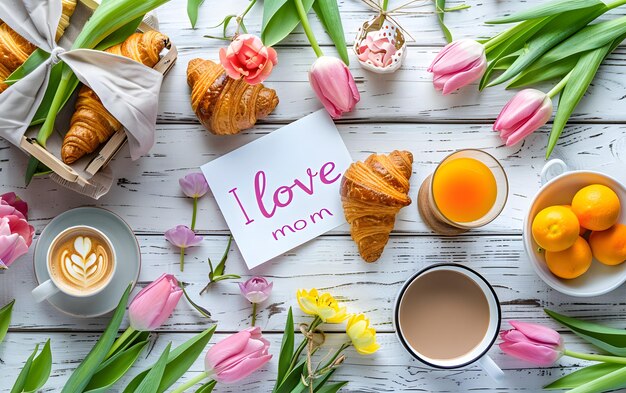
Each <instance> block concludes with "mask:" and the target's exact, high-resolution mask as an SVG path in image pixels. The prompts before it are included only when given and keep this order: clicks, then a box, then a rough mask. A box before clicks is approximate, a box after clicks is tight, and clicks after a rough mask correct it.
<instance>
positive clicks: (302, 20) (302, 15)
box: [294, 0, 324, 57]
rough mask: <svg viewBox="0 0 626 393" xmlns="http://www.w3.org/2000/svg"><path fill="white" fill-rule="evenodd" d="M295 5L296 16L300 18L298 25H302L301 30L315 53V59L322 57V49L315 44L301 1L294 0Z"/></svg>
mask: <svg viewBox="0 0 626 393" xmlns="http://www.w3.org/2000/svg"><path fill="white" fill-rule="evenodd" d="M294 3H295V4H296V10H297V11H298V16H299V17H300V23H302V28H303V29H304V34H306V38H307V39H308V40H309V42H310V43H311V47H312V48H313V51H314V52H315V55H316V56H317V57H321V56H324V53H323V52H322V49H321V48H320V46H319V45H318V43H317V40H316V39H315V35H313V30H312V29H311V25H310V24H309V19H308V18H307V16H306V11H305V10H304V5H302V0H294Z"/></svg>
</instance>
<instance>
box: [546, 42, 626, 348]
mask: <svg viewBox="0 0 626 393" xmlns="http://www.w3.org/2000/svg"><path fill="white" fill-rule="evenodd" d="M609 49H610V45H606V46H603V47H601V48H598V49H595V50H592V51H589V52H586V53H584V54H582V55H581V56H580V59H578V62H577V63H576V66H575V67H574V69H572V73H571V74H570V77H569V80H568V82H567V84H566V85H565V88H564V89H563V92H562V93H561V96H560V98H559V107H558V108H557V110H556V115H555V116H554V122H553V124H552V130H551V131H550V137H549V139H548V148H547V149H546V159H547V158H548V157H550V154H552V150H554V147H555V146H556V143H557V141H558V139H559V137H560V136H561V133H562V132H563V129H564V128H565V124H567V121H568V120H569V117H570V116H571V115H572V112H574V109H575V108H576V106H577V105H578V103H579V102H580V100H581V99H582V98H583V96H584V95H585V93H586V92H587V89H588V88H589V85H590V84H591V81H592V80H593V78H594V77H595V76H596V72H597V71H598V68H599V67H600V64H602V60H604V58H605V57H606V55H607V54H608V53H609ZM624 338H625V339H626V336H624Z"/></svg>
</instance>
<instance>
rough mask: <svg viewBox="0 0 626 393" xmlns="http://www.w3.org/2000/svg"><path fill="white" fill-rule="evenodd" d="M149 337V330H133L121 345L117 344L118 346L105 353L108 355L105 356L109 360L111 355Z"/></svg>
mask: <svg viewBox="0 0 626 393" xmlns="http://www.w3.org/2000/svg"><path fill="white" fill-rule="evenodd" d="M149 337H150V332H138V331H137V332H133V334H131V335H130V337H129V338H127V339H126V340H125V341H124V343H123V344H122V345H120V346H119V348H117V349H116V350H115V351H113V353H112V354H110V355H109V354H107V355H109V356H108V357H107V360H109V359H110V358H111V357H113V356H114V355H115V354H117V353H120V352H124V351H125V350H127V349H128V348H130V347H132V346H134V345H135V344H139V343H142V342H144V341H148V338H149Z"/></svg>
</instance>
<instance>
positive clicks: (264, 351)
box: [204, 327, 272, 383]
mask: <svg viewBox="0 0 626 393" xmlns="http://www.w3.org/2000/svg"><path fill="white" fill-rule="evenodd" d="M269 347H270V343H269V341H267V340H266V339H264V338H263V336H262V334H261V328H259V327H252V328H249V329H246V330H242V331H241V332H239V333H235V334H233V335H230V336H228V337H226V338H225V339H223V340H222V341H220V342H218V343H217V344H215V345H213V346H212V347H211V348H210V349H209V350H208V351H207V353H206V357H205V359H204V366H205V370H206V373H207V374H208V375H209V376H210V377H211V378H213V379H215V380H216V381H218V382H221V383H232V382H237V381H239V380H241V379H243V378H245V377H247V376H248V375H250V374H252V373H253V372H255V371H256V370H258V369H259V368H261V367H262V366H263V365H264V364H265V363H267V362H269V361H270V359H271V358H272V355H270V354H269V353H268V350H269Z"/></svg>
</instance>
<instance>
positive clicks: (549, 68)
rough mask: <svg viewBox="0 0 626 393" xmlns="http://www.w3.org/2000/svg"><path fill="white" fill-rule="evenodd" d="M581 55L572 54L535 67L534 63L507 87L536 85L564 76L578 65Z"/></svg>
mask: <svg viewBox="0 0 626 393" xmlns="http://www.w3.org/2000/svg"><path fill="white" fill-rule="evenodd" d="M578 59H579V56H570V57H568V58H565V59H563V60H561V61H557V62H554V63H551V64H548V65H546V66H544V67H540V68H535V66H534V65H533V66H532V67H530V68H527V69H526V70H524V72H522V73H521V74H519V75H517V76H516V77H515V78H513V79H512V80H511V82H510V83H509V84H508V85H507V86H506V88H507V89H511V88H518V87H524V86H530V85H535V84H538V83H541V82H545V81H550V80H555V79H560V78H563V77H564V76H565V75H567V74H568V73H569V72H570V71H571V70H572V68H574V67H575V66H576V63H577V62H578Z"/></svg>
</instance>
